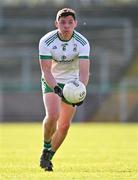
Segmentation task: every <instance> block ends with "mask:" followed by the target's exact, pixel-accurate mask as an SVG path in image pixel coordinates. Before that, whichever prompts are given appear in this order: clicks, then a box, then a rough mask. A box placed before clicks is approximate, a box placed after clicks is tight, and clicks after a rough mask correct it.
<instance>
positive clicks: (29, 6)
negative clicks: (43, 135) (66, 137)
mask: <svg viewBox="0 0 138 180" xmlns="http://www.w3.org/2000/svg"><path fill="white" fill-rule="evenodd" d="M63 7H71V8H73V9H75V10H76V12H77V19H78V27H77V29H76V30H78V31H79V32H81V33H82V34H83V35H84V36H86V37H87V38H88V40H89V41H90V44H91V69H90V73H91V74H90V82H89V85H88V88H87V98H86V100H85V102H84V104H83V105H82V106H81V107H79V108H78V110H77V113H76V115H75V117H74V119H73V121H74V122H82V121H83V122H84V121H85V122H138V13H137V12H138V0H4V1H3V0H0V121H1V122H12V121H18V122H24V121H33V122H34V121H42V119H43V118H44V107H43V102H42V95H41V85H40V77H41V73H40V68H39V61H38V43H39V39H40V38H41V37H42V36H43V35H44V34H46V33H47V32H49V31H51V30H53V29H55V27H54V21H55V16H56V13H57V11H58V10H59V9H61V8H63Z"/></svg>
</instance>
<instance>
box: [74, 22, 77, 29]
mask: <svg viewBox="0 0 138 180" xmlns="http://www.w3.org/2000/svg"><path fill="white" fill-rule="evenodd" d="M77 25H78V21H77V20H75V27H74V28H76V27H77Z"/></svg>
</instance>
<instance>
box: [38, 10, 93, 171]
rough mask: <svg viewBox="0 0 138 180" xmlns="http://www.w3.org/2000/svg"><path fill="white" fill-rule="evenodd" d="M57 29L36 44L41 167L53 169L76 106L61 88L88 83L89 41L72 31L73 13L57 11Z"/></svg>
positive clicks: (73, 26) (73, 29)
mask: <svg viewBox="0 0 138 180" xmlns="http://www.w3.org/2000/svg"><path fill="white" fill-rule="evenodd" d="M55 26H56V28H57V29H56V30H53V31H51V32H49V33H47V34H46V35H45V36H43V37H42V38H41V39H40V42H39V61H40V67H41V72H42V79H41V83H42V92H43V102H44V107H45V113H46V116H45V118H44V120H43V141H44V145H43V150H42V154H41V158H40V166H41V167H42V168H44V169H45V170H46V171H52V170H53V164H52V162H51V160H52V157H53V155H54V154H55V152H56V151H57V149H58V148H59V147H60V145H61V144H62V142H63V141H64V139H65V137H66V135H67V132H68V129H69V127H70V124H71V121H72V118H73V116H74V114H75V112H76V107H77V106H79V105H81V104H82V103H83V102H81V103H78V104H73V105H72V104H69V103H68V102H67V101H66V100H65V99H64V97H63V93H62V89H63V87H64V85H65V84H66V83H67V82H69V81H71V80H76V79H79V80H80V81H81V82H83V83H84V84H85V86H87V84H88V80H89V66H90V61H89V53H90V46H89V42H88V40H87V39H86V38H85V37H84V36H83V35H81V34H80V33H79V32H77V31H76V30H75V28H76V26H77V20H76V13H75V11H74V10H72V9H70V8H64V9H61V10H59V11H58V13H57V16H56V21H55Z"/></svg>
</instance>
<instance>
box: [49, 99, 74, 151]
mask: <svg viewBox="0 0 138 180" xmlns="http://www.w3.org/2000/svg"><path fill="white" fill-rule="evenodd" d="M75 112H76V107H73V106H71V105H69V104H66V103H64V102H61V110H60V116H59V119H58V126H57V130H56V131H55V133H54V135H53V137H52V142H51V145H52V151H53V152H56V151H57V149H58V148H59V147H60V145H61V144H62V142H63V141H64V139H65V137H66V135H67V132H68V129H69V127H70V123H71V121H72V118H73V116H74V114H75ZM53 154H54V153H53Z"/></svg>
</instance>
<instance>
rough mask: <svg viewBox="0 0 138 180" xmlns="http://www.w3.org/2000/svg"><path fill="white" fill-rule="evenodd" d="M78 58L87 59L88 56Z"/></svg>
mask: <svg viewBox="0 0 138 180" xmlns="http://www.w3.org/2000/svg"><path fill="white" fill-rule="evenodd" d="M79 59H89V56H79Z"/></svg>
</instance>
